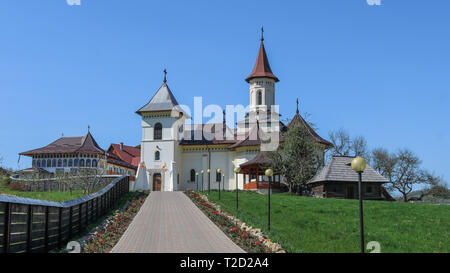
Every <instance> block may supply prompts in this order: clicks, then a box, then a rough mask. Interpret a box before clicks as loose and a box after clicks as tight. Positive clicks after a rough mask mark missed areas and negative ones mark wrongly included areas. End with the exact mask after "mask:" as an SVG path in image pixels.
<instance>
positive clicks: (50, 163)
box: [47, 159, 52, 168]
mask: <svg viewBox="0 0 450 273" xmlns="http://www.w3.org/2000/svg"><path fill="white" fill-rule="evenodd" d="M51 166H52V161H51V160H50V159H47V168H49V167H51Z"/></svg>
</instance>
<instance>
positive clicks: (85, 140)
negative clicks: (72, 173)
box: [20, 132, 105, 156]
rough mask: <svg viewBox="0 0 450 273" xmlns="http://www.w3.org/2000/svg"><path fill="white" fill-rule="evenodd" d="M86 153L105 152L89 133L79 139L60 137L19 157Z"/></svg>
mask: <svg viewBox="0 0 450 273" xmlns="http://www.w3.org/2000/svg"><path fill="white" fill-rule="evenodd" d="M61 153H65V154H66V153H67V154H70V153H86V154H104V153H105V151H104V150H103V149H102V148H100V146H98V144H97V142H96V141H95V139H94V138H93V137H92V135H91V133H90V132H88V133H87V134H86V135H85V136H80V137H61V138H59V139H57V140H55V141H54V142H52V143H50V144H49V145H47V146H45V147H42V148H38V149H34V150H30V151H26V152H23V153H20V155H25V156H33V155H37V154H61Z"/></svg>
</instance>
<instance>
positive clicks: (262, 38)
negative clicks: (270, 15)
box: [261, 27, 264, 42]
mask: <svg viewBox="0 0 450 273" xmlns="http://www.w3.org/2000/svg"><path fill="white" fill-rule="evenodd" d="M262 41H264V27H261V42H262Z"/></svg>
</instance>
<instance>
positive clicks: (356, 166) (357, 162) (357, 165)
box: [351, 157, 366, 253]
mask: <svg viewBox="0 0 450 273" xmlns="http://www.w3.org/2000/svg"><path fill="white" fill-rule="evenodd" d="M351 166H352V169H353V170H354V171H355V172H357V173H358V178H359V179H358V195H359V228H360V233H361V253H364V219H363V202H362V173H363V172H364V170H365V169H366V161H365V160H364V158H362V157H355V158H354V159H353V160H352V163H351Z"/></svg>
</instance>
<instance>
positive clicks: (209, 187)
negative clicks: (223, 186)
mask: <svg viewBox="0 0 450 273" xmlns="http://www.w3.org/2000/svg"><path fill="white" fill-rule="evenodd" d="M206 172H207V173H208V195H209V194H210V193H211V170H210V169H207V170H206Z"/></svg>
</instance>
